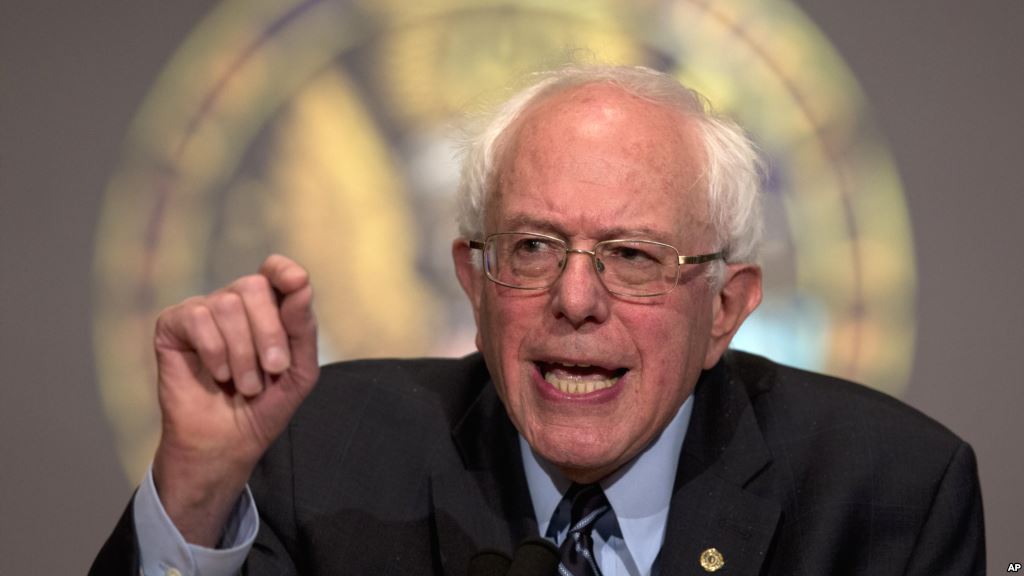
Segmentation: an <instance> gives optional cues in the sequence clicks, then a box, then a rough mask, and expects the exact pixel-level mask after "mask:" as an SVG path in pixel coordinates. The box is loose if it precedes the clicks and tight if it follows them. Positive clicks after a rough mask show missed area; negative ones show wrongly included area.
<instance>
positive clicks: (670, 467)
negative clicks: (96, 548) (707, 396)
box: [133, 395, 693, 576]
mask: <svg viewBox="0 0 1024 576" xmlns="http://www.w3.org/2000/svg"><path fill="white" fill-rule="evenodd" d="M692 411H693V396H692V395H691V396H690V398H688V399H687V400H686V402H685V403H684V404H683V406H682V407H681V408H680V409H679V411H678V412H677V413H676V415H675V417H674V418H673V419H672V421H671V422H670V423H669V425H668V426H667V427H666V428H665V430H663V431H662V433H661V434H660V435H659V436H658V438H657V440H655V442H654V443H653V444H651V445H650V446H648V447H647V449H646V450H644V451H643V452H641V453H640V455H639V456H637V457H636V458H635V459H634V460H633V461H632V462H630V463H629V464H627V465H626V466H623V467H622V469H620V470H619V471H617V472H616V473H615V474H612V475H611V476H610V477H608V478H606V479H604V480H602V481H601V487H602V488H603V489H604V492H605V495H606V496H607V497H608V502H609V503H610V504H611V507H612V513H608V514H605V515H604V517H602V518H601V520H600V521H599V522H598V523H597V525H596V526H595V533H594V552H595V554H596V556H597V559H598V563H599V564H600V566H601V570H602V572H604V575H605V576H624V575H629V576H647V575H649V574H652V569H656V567H654V562H655V559H657V557H658V552H659V551H660V550H661V544H662V541H663V540H664V539H665V524H666V522H667V520H668V507H669V503H670V501H671V498H672V485H673V483H674V482H675V477H676V466H677V465H678V463H679V452H680V449H681V448H682V446H683V439H684V438H685V437H686V429H687V427H688V426H689V422H690V414H691V412H692ZM519 443H520V446H521V448H522V450H521V451H520V452H521V453H522V458H523V468H524V470H525V471H526V482H527V484H528V486H529V489H530V496H531V499H532V500H533V510H534V513H535V515H536V517H537V526H538V529H539V531H540V533H541V534H543V535H547V536H548V537H549V538H551V539H552V540H553V541H554V542H555V543H556V544H560V543H561V541H562V540H563V539H564V538H565V533H566V532H567V531H568V523H569V510H568V506H566V505H562V506H561V507H560V506H559V503H560V502H561V501H562V494H564V493H565V491H566V490H568V488H569V486H570V484H571V482H570V481H569V480H567V479H566V478H565V477H563V476H562V475H561V473H560V472H558V470H557V469H555V468H554V467H553V466H551V465H550V464H549V463H547V462H544V461H543V460H542V459H540V458H538V457H537V456H536V455H535V454H534V453H533V451H532V450H531V449H530V447H529V445H528V444H527V443H526V441H525V440H524V439H523V438H522V436H520V437H519ZM133 507H134V510H133V513H134V519H135V530H136V535H137V537H138V541H139V552H140V557H141V559H142V573H143V574H144V575H145V576H167V575H169V574H174V573H175V571H177V573H179V574H181V575H182V576H231V575H232V574H236V573H237V572H238V571H239V570H240V569H241V568H242V564H244V563H245V558H246V556H248V554H249V550H250V549H251V548H252V544H253V542H254V541H255V540H256V533H257V531H258V530H259V524H260V521H259V514H258V512H257V511H256V505H255V504H254V503H253V500H252V494H251V493H250V492H249V488H248V487H246V489H245V493H244V494H242V497H241V498H239V500H238V504H237V505H236V507H235V510H234V511H233V512H232V514H231V517H230V518H229V520H228V525H227V527H226V528H225V530H224V535H223V536H222V538H221V548H217V549H213V548H205V547H203V546H195V545H193V544H189V543H188V542H186V541H185V539H184V538H183V537H182V535H181V533H180V532H178V529H177V528H176V527H175V526H174V523H173V522H171V519H170V517H168V516H167V512H166V511H165V510H164V507H163V505H162V504H161V503H160V497H159V496H158V495H157V493H156V486H154V484H153V471H152V469H150V471H149V472H147V473H146V477H145V478H144V479H143V481H142V484H140V485H139V489H138V491H137V492H136V493H135V499H134V503H133ZM559 508H561V509H560V510H558V509H559ZM558 512H560V513H558ZM556 513H557V514H556ZM549 533H550V534H549Z"/></svg>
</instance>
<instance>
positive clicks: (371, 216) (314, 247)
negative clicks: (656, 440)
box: [95, 0, 914, 479]
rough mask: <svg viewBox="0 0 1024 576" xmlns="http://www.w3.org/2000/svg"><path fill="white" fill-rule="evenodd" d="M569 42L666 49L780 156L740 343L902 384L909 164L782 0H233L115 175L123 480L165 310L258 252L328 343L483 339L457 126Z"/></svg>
mask: <svg viewBox="0 0 1024 576" xmlns="http://www.w3.org/2000/svg"><path fill="white" fill-rule="evenodd" d="M573 59H578V60H583V61H587V62H607V63H630V64H643V65H647V66H651V67H654V68H658V69H661V70H665V71H668V72H670V73H672V74H674V75H676V76H677V77H678V78H679V79H680V80H682V81H683V82H684V83H686V84H688V85H690V86H693V87H695V88H697V89H698V90H700V91H702V92H703V93H704V94H706V95H707V96H708V97H709V98H710V99H711V101H712V102H714V103H715V105H716V106H717V108H718V109H720V110H721V111H723V112H725V113H726V114H729V115H731V116H733V117H735V118H737V119H738V120H739V121H740V123H741V124H743V125H744V126H745V127H747V128H748V129H749V130H750V131H751V134H752V136H753V137H754V139H755V140H756V141H757V142H758V143H759V145H760V146H761V147H762V148H763V150H764V151H765V152H766V154H767V155H768V156H769V157H770V159H771V176H770V179H769V182H768V186H767V195H766V208H767V210H766V213H767V219H768V222H767V224H768V234H767V239H766V245H765V250H764V256H763V260H764V264H765V270H766V276H765V277H766V287H767V293H766V299H765V302H764V304H763V306H762V308H761V309H760V310H759V311H758V312H757V313H756V314H755V315H754V316H753V317H752V318H751V319H750V321H749V322H748V324H747V325H745V326H744V328H743V330H742V331H741V333H740V335H739V336H738V338H737V340H736V346H737V347H740V348H745V349H749V350H754V351H757V352H763V353H766V354H768V355H771V356H772V357H774V358H776V359H779V360H781V361H784V362H788V363H791V364H796V365H800V366H804V367H808V368H812V369H816V370H822V371H825V372H831V373H834V374H839V375H843V376H846V377H850V378H854V379H857V380H860V381H863V382H865V383H868V384H870V385H873V386H876V387H879V388H883V389H885V390H887V391H889V392H891V393H899V391H900V390H901V386H903V385H904V383H905V381H906V377H907V371H908V368H909V363H910V359H911V355H912V352H913V350H912V347H913V330H914V326H913V318H912V316H911V310H912V296H913V269H914V266H913V261H912V258H913V256H912V249H911V245H910V231H909V224H908V218H907V214H906V208H905V206H904V202H903V198H902V192H901V189H900V184H899V179H898V176H897V173H896V170H895V168H894V166H893V164H892V161H891V159H890V157H889V154H888V152H887V150H886V148H885V146H884V144H883V143H882V140H881V138H880V136H879V133H878V132H877V130H876V129H875V128H874V126H873V123H872V121H871V118H870V116H869V112H868V109H867V106H866V104H865V101H864V98H863V96H862V94H861V91H860V89H859V87H858V86H857V84H856V82H855V81H854V79H853V78H852V76H851V74H850V72H849V71H848V70H847V68H846V67H845V65H844V64H843V63H842V61H841V60H840V58H839V57H838V56H837V55H836V53H835V51H834V50H833V49H832V48H831V46H830V45H829V43H828V42H827V41H826V39H825V38H824V37H823V36H822V35H821V34H820V33H819V32H818V31H817V30H816V29H815V27H814V26H813V24H811V23H810V22H809V21H808V20H807V19H806V18H805V17H804V16H803V15H802V14H801V13H800V12H799V11H798V9H797V8H795V7H794V6H792V5H791V4H789V3H787V2H773V3H771V5H770V6H768V5H766V4H764V3H763V2H756V1H754V0H719V1H710V0H705V1H701V0H648V1H643V2H618V1H615V2H613V1H605V2H600V1H594V2H572V3H563V4H562V5H560V6H554V5H549V3H544V2H536V1H534V2H529V1H519V2H511V1H506V2H502V1H487V2H485V1H482V0H475V1H474V0H443V1H442V0H439V1H437V2H421V3H406V2H399V1H397V0H393V1H381V2H356V1H340V0H339V1H328V0H321V1H313V0H308V1H305V2H294V1H293V2H285V1H283V0H274V1H272V0H264V1H261V2H251V1H244V2H243V1H241V0H226V1H224V2H223V3H221V4H220V5H218V6H217V8H216V9H215V10H214V11H213V12H211V13H210V14H209V16H208V17H207V18H206V19H204V20H203V22H202V23H201V24H200V25H199V26H198V27H197V28H196V29H195V30H194V32H193V33H192V34H191V35H190V36H189V37H188V39H187V40H186V41H185V43H184V44H183V45H182V46H181V48H180V49H179V50H178V52H177V53H176V54H175V56H174V58H173V59H172V60H171V62H170V63H169V64H168V65H167V67H166V69H165V70H164V71H163V72H162V74H161V75H160V77H159V79H158V80H157V82H156V83H155V84H154V86H153V87H152V89H151V91H150V94H149V96H148V97H147V98H146V100H145V102H144V104H143V106H142V108H141V109H140V111H139V113H138V115H137V116H136V119H135V121H134V123H133V125H132V128H131V131H130V134H129V135H128V138H127V142H126V146H125V151H124V154H123V156H122V159H121V162H120V165H119V166H118V167H117V169H116V170H115V172H114V175H113V177H112V179H111V181H110V184H109V187H108V189H107V191H106V197H105V201H104V208H103V214H102V219H101V222H100V227H99V235H98V238H97V245H96V262H95V269H96V307H95V310H96V316H95V342H96V354H97V362H98V366H99V381H100V385H101V387H102V395H103V398H104V401H105V403H106V408H107V413H108V414H109V416H110V419H111V421H112V423H113V425H114V427H115V429H116V431H117V435H118V438H119V441H120V453H121V455H122V460H123V462H124V465H125V469H126V471H127V472H128V474H129V476H131V477H132V478H136V479H137V478H138V477H140V476H141V472H142V471H143V470H144V468H145V466H146V464H147V463H148V462H149V460H150V459H151V458H152V453H153V448H154V446H155V442H156V439H157V435H158V433H159V414H158V409H157V405H156V395H155V384H154V365H153V364H154V362H153V353H152V349H151V344H150V340H151V334H152V326H153V321H154V318H155V316H156V314H157V313H158V311H159V310H160V309H162V308H163V307H165V306H168V305H170V304H172V303H174V302H177V301H179V300H181V299H183V298H185V297H187V296H189V295H192V294H196V293H201V292H206V291H209V290H211V289H213V288H215V287H217V286H219V285H222V284H224V283H225V282H227V281H229V280H230V279H232V278H234V277H235V276H238V275H241V274H246V273H250V272H252V271H253V270H255V269H256V268H257V267H258V265H259V262H260V261H261V260H262V259H263V257H264V256H265V255H266V254H267V253H269V252H272V251H278V252H283V253H285V254H289V255H291V256H293V257H295V258H296V259H298V260H299V261H300V262H302V263H303V264H305V265H306V266H307V267H308V268H309V269H310V271H311V274H312V276H313V278H314V282H315V284H316V286H317V291H318V295H319V296H318V301H317V314H318V316H319V318H320V324H321V342H320V350H321V358H322V360H324V361H329V360H334V359H340V358H350V357H363V356H382V355H423V354H449V355H451V354H462V353H465V352H468V351H470V350H472V348H473V334H474V327H473V322H472V316H471V314H470V311H469V307H468V305H467V304H466V303H465V302H464V301H463V297H462V295H461V293H460V291H459V290H458V288H457V286H456V284H455V282H454V278H453V274H452V272H451V264H450V262H449V244H450V241H451V238H453V237H454V235H455V227H454V224H453V223H452V221H453V213H454V211H453V208H452V192H453V191H454V189H455V183H456V171H457V169H456V165H455V160H454V148H453V146H452V141H453V136H455V134H453V132H452V130H451V129H450V126H451V125H452V123H453V120H454V119H455V118H458V117H461V116H463V115H464V113H465V112H466V111H467V110H470V111H472V110H474V109H477V108H482V107H483V106H484V105H485V103H486V102H488V101H494V100H496V99H498V98H500V96H501V95H502V94H504V89H505V88H507V87H509V86H511V85H512V84H514V83H515V81H516V80H517V79H518V78H520V77H521V76H522V74H523V73H524V72H527V71H530V70H536V69H540V68H550V67H552V66H556V65H558V64H560V63H563V62H566V61H570V60H573Z"/></svg>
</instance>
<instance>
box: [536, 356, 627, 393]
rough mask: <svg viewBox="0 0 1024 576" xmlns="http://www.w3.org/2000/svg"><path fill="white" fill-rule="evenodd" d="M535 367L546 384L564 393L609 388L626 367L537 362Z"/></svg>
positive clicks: (625, 370) (624, 371)
mask: <svg viewBox="0 0 1024 576" xmlns="http://www.w3.org/2000/svg"><path fill="white" fill-rule="evenodd" d="M537 369H538V370H540V373H541V375H542V376H543V377H544V380H545V381H547V383H548V384H551V385H552V386H553V387H555V388H556V389H557V390H558V391H559V392H562V393H564V394H578V395H582V394H590V393H592V392H597V391H598V390H604V389H607V388H611V387H612V386H614V385H615V383H616V382H618V381H619V378H622V376H623V375H625V374H626V372H628V371H629V369H628V368H605V367H602V366H594V365H591V364H569V363H563V362H537Z"/></svg>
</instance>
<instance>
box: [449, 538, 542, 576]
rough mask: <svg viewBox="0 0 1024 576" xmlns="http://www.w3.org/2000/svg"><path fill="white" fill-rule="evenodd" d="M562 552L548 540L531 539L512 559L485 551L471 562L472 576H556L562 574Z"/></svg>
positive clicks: (523, 543) (519, 548) (521, 546)
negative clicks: (560, 554) (559, 554)
mask: <svg viewBox="0 0 1024 576" xmlns="http://www.w3.org/2000/svg"><path fill="white" fill-rule="evenodd" d="M558 560H559V558H558V548H556V547H555V545H554V544H552V543H551V542H550V541H548V540H545V539H544V538H528V539H526V540H523V542H522V543H520V544H519V547H518V548H516V552H515V555H514V556H513V557H512V558H509V557H508V556H506V555H505V554H503V553H501V552H498V551H496V550H482V551H480V552H477V553H476V554H475V555H474V556H473V557H472V558H470V559H469V571H468V575H469V576H552V575H553V574H556V573H557V570H558Z"/></svg>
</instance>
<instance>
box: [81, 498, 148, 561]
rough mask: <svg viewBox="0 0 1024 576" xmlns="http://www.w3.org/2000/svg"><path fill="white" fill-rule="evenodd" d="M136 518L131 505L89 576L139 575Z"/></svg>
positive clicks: (98, 556)
mask: <svg viewBox="0 0 1024 576" xmlns="http://www.w3.org/2000/svg"><path fill="white" fill-rule="evenodd" d="M132 500H133V501H134V498H133V499H132ZM134 516H135V513H134V510H133V507H132V504H131V503H129V504H128V507H127V508H126V509H125V511H124V514H121V519H120V520H119V521H118V522H117V526H116V527H115V528H114V532H113V533H111V535H110V537H109V538H107V541H106V542H105V543H104V544H103V548H101V549H100V553H99V554H97V555H96V559H95V560H93V562H92V568H90V569H89V576H117V575H119V574H123V575H125V576H136V575H137V574H138V573H139V547H138V544H137V543H136V541H135V520H134Z"/></svg>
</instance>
